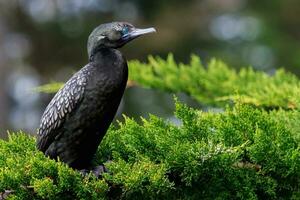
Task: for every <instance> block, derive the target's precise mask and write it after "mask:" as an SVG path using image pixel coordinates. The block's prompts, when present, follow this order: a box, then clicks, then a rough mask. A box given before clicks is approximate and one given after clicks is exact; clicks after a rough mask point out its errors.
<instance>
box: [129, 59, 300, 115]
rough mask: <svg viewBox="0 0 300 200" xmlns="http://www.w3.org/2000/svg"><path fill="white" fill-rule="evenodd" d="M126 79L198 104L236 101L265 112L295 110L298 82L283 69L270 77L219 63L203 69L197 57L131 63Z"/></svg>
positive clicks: (297, 104) (297, 103)
mask: <svg viewBox="0 0 300 200" xmlns="http://www.w3.org/2000/svg"><path fill="white" fill-rule="evenodd" d="M129 66H130V67H129V69H130V72H129V76H130V79H131V80H132V81H135V82H136V83H138V85H141V86H144V87H149V88H155V89H161V90H164V91H168V92H174V93H178V92H183V93H186V94H187V95H189V96H191V97H193V98H194V99H196V100H198V101H199V102H202V103H205V104H211V105H217V106H224V105H226V103H228V101H229V102H230V101H234V102H236V101H240V102H243V103H247V104H252V105H255V106H262V107H266V108H278V107H282V108H285V109H289V108H295V107H299V102H298V95H299V93H300V82H299V80H298V78H297V77H296V76H294V75H292V74H289V73H287V72H285V71H284V70H283V69H281V70H278V71H276V73H275V74H274V75H268V74H266V73H264V72H259V71H254V70H253V69H252V68H242V69H241V70H240V71H236V70H234V69H232V68H229V67H228V66H227V65H226V64H224V63H223V62H222V61H220V60H217V59H212V60H211V61H210V62H209V63H208V65H207V67H205V66H204V65H203V64H202V63H201V61H200V58H199V57H198V56H195V55H192V56H191V61H190V63H189V64H183V63H179V64H177V63H176V62H175V61H174V58H173V56H172V54H169V56H168V58H167V59H166V60H164V59H162V58H160V57H153V56H149V62H148V63H141V62H139V61H131V62H130V63H129Z"/></svg>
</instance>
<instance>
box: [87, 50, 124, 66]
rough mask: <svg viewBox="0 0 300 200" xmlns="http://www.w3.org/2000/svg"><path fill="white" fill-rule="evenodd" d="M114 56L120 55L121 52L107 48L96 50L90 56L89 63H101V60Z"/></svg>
mask: <svg viewBox="0 0 300 200" xmlns="http://www.w3.org/2000/svg"><path fill="white" fill-rule="evenodd" d="M115 54H119V55H121V52H120V51H118V50H117V49H113V48H107V47H102V48H98V49H96V50H95V51H94V52H93V54H92V55H91V56H90V58H89V61H90V62H96V63H97V62H101V61H103V59H106V58H107V57H110V56H113V55H115Z"/></svg>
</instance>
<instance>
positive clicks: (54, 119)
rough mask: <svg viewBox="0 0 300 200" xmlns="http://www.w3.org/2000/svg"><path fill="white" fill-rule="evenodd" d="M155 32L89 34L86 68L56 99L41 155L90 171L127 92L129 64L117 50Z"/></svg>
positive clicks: (44, 123) (44, 121) (128, 27)
mask: <svg viewBox="0 0 300 200" xmlns="http://www.w3.org/2000/svg"><path fill="white" fill-rule="evenodd" d="M153 32H156V30H155V28H153V27H151V28H145V29H139V28H135V27H134V26H133V25H132V24H130V23H128V22H111V23H105V24H101V25H99V26H98V27H96V28H95V29H94V30H93V31H92V32H91V34H90V35H89V37H88V41H87V52H88V61H89V62H88V64H86V65H85V66H84V67H82V68H81V69H80V70H79V71H78V72H76V73H75V74H74V75H73V76H72V77H71V78H70V79H69V80H68V81H67V82H66V83H65V85H64V86H63V87H62V88H61V89H60V90H59V91H58V92H57V93H56V94H55V96H54V97H53V98H52V100H51V101H50V103H49V104H48V106H47V107H46V109H45V111H44V113H43V115H42V117H41V120H40V125H39V128H38V131H37V140H36V146H37V149H38V150H40V151H42V152H43V153H44V154H45V155H46V156H48V157H50V158H51V159H55V160H59V161H61V162H64V163H66V164H67V165H68V166H70V167H71V168H73V169H77V170H85V169H89V168H91V165H92V160H93V158H94V155H95V153H96V151H97V148H98V146H99V144H100V142H101V140H102V139H103V137H104V135H105V134H106V132H107V129H108V128H109V126H110V124H111V122H112V121H113V119H114V116H115V114H116V112H117V109H118V107H119V104H120V101H121V98H122V96H123V93H124V91H125V88H126V83H127V79H128V66H127V61H126V58H125V57H124V56H123V55H122V53H121V52H120V51H119V50H118V49H119V48H120V47H122V46H124V45H125V44H126V43H128V42H130V41H131V40H133V39H136V38H138V37H139V36H142V35H145V34H148V33H153Z"/></svg>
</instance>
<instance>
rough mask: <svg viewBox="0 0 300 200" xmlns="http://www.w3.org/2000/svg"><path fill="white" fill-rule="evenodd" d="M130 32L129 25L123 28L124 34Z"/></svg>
mask: <svg viewBox="0 0 300 200" xmlns="http://www.w3.org/2000/svg"><path fill="white" fill-rule="evenodd" d="M128 32H129V28H128V26H125V27H124V28H123V29H122V35H126V34H128Z"/></svg>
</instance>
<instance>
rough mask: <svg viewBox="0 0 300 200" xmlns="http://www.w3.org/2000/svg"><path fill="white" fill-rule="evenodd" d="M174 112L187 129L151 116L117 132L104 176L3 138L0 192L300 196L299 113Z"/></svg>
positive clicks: (243, 109)
mask: <svg viewBox="0 0 300 200" xmlns="http://www.w3.org/2000/svg"><path fill="white" fill-rule="evenodd" d="M175 115H176V117H177V118H178V119H180V120H181V124H174V123H172V122H171V121H166V120H163V119H161V118H158V117H156V116H153V115H150V117H149V119H142V123H138V122H136V121H135V120H133V119H130V118H128V117H125V121H124V123H119V126H118V127H111V128H110V129H109V131H108V133H107V135H106V136H105V138H104V140H103V141H102V143H101V145H100V147H99V149H98V153H97V155H96V159H95V162H96V163H95V164H99V163H103V162H105V163H106V166H107V168H108V169H109V171H110V172H109V173H106V174H104V175H103V177H102V178H100V179H97V178H95V177H94V176H93V175H91V174H90V175H88V176H86V177H82V176H81V175H80V173H79V172H77V171H74V170H72V169H70V168H68V167H67V166H66V165H64V164H63V163H61V162H55V161H53V160H50V159H48V158H46V157H45V156H44V155H43V154H42V153H41V152H38V151H37V150H36V148H35V139H34V138H32V137H31V136H26V135H24V134H23V133H18V134H12V135H10V137H9V140H8V141H3V140H1V141H0V191H1V192H3V191H4V190H11V191H13V192H12V193H11V194H10V195H9V197H10V198H12V199H102V198H104V199H109V198H112V199H120V198H121V199H166V198H168V199H297V198H299V195H300V151H299V150H300V146H299V144H300V141H299V138H300V137H299V135H300V134H299V133H300V131H299V129H300V128H299V127H298V126H297V127H295V126H294V124H295V122H296V121H298V122H299V120H300V113H299V111H297V110H294V111H284V110H279V111H271V112H267V111H264V110H259V109H257V108H254V107H252V106H249V105H240V104H237V105H236V106H234V107H233V108H227V109H226V110H225V111H224V112H222V113H213V112H201V111H199V110H195V109H192V108H190V107H188V106H186V105H184V104H182V103H180V102H178V101H177V100H176V112H175ZM278 116H280V117H278ZM286 121H290V123H286ZM293 121H295V122H293Z"/></svg>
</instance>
